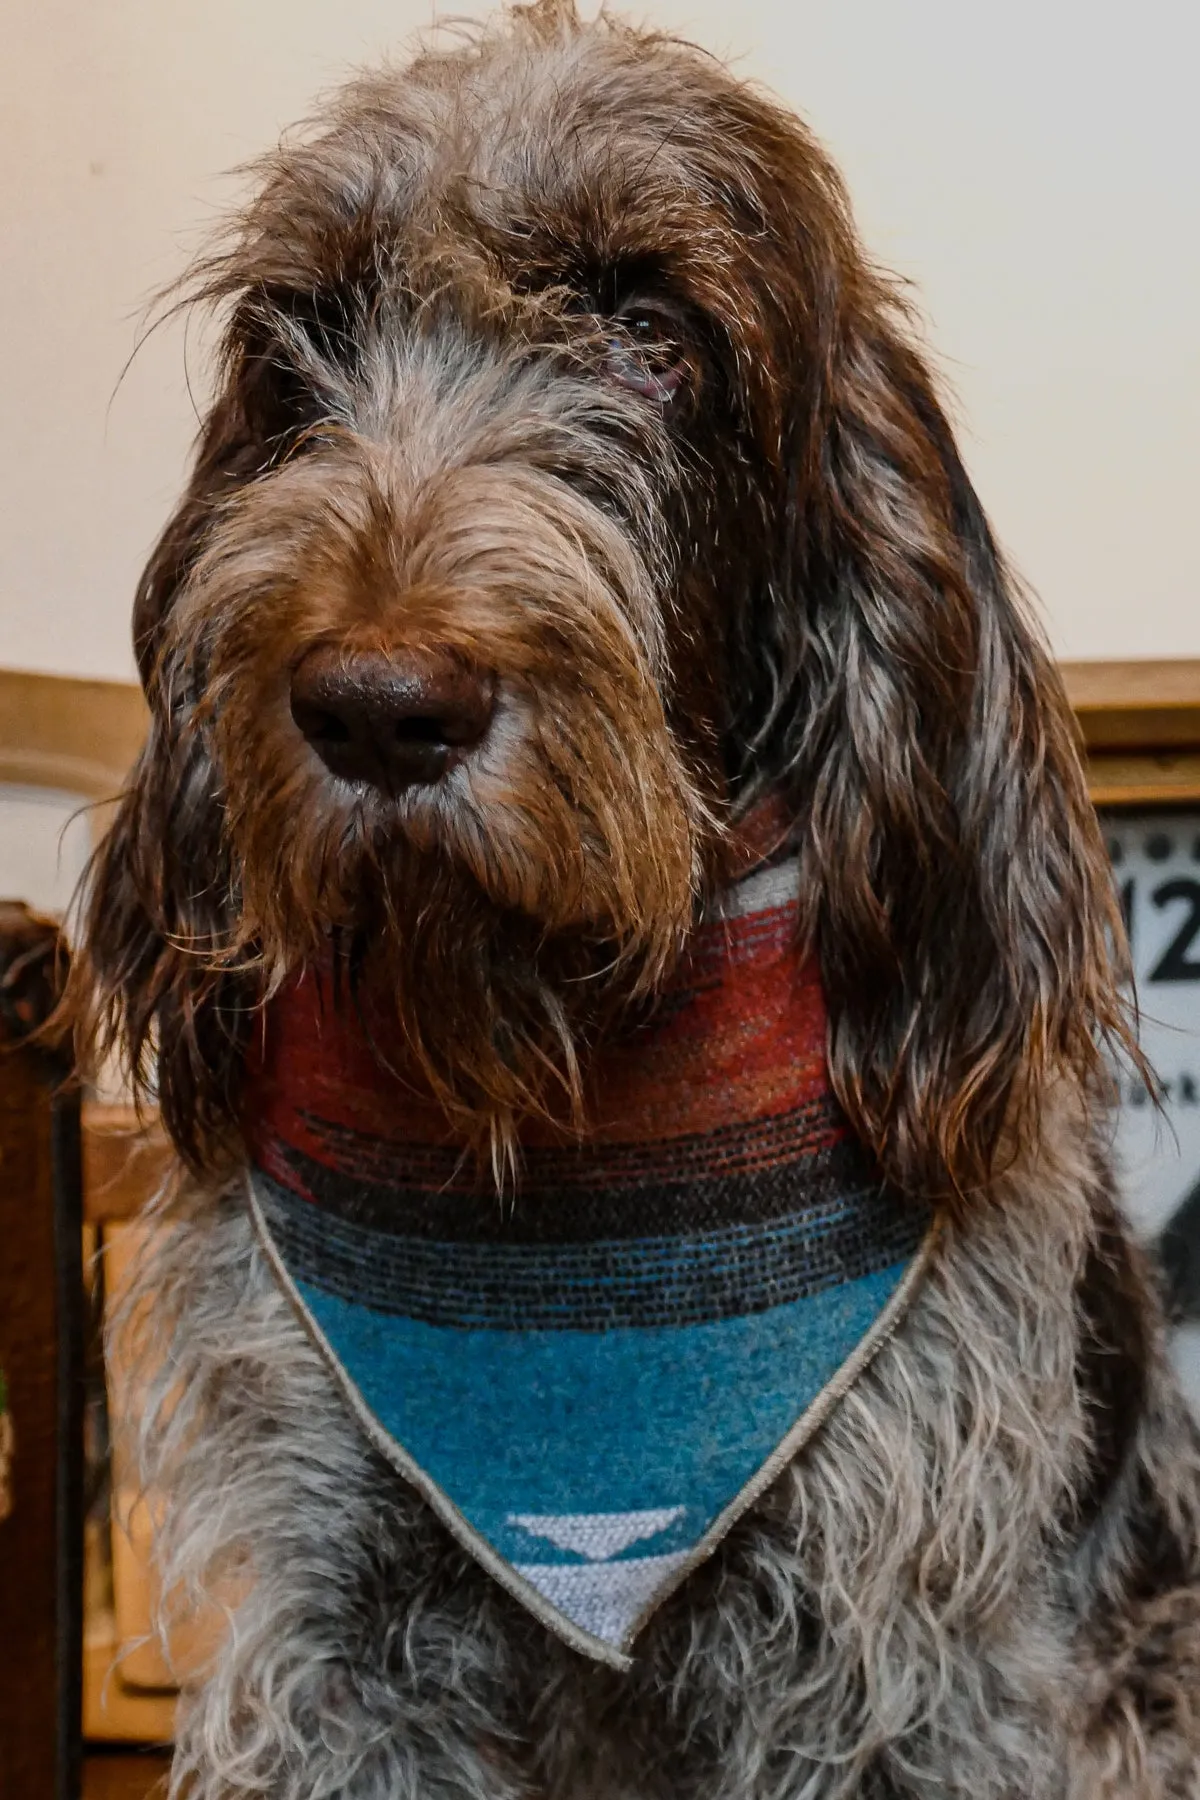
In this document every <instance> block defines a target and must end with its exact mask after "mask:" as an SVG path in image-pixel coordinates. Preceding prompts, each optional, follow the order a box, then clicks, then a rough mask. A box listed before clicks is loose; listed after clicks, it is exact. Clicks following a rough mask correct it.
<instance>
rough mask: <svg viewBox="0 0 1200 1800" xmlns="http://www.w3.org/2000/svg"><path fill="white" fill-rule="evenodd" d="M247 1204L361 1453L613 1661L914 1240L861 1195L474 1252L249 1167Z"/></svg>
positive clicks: (777, 1439) (831, 1374)
mask: <svg viewBox="0 0 1200 1800" xmlns="http://www.w3.org/2000/svg"><path fill="white" fill-rule="evenodd" d="M254 1191H255V1197H256V1201H257V1205H258V1210H259V1215H260V1218H261V1221H262V1224H263V1226H264V1228H265V1230H266V1233H267V1236H268V1238H269V1241H270V1243H271V1246H272V1249H273V1251H274V1254H275V1255H276V1256H277V1257H278V1259H279V1261H280V1263H281V1264H282V1266H283V1268H284V1270H285V1271H286V1273H287V1277H288V1280H289V1282H290V1283H291V1285H292V1287H293V1289H294V1290H295V1293H296V1296H297V1298H298V1299H299V1301H300V1302H301V1304H302V1306H303V1308H304V1310H305V1311H306V1313H307V1315H308V1317H309V1319H310V1321H311V1323H312V1326H313V1327H315V1331H316V1334H317V1337H318V1341H319V1342H320V1343H321V1345H322V1347H323V1348H324V1350H325V1352H326V1354H327V1355H328V1356H329V1357H330V1358H331V1359H332V1361H333V1362H334V1364H335V1365H336V1366H337V1368H338V1371H339V1373H340V1376H341V1378H342V1380H343V1381H344V1382H345V1383H346V1384H347V1385H348V1387H349V1388H350V1390H351V1392H352V1393H353V1394H354V1395H356V1396H357V1401H358V1403H359V1406H360V1410H361V1412H362V1413H363V1414H364V1416H365V1417H366V1418H367V1419H368V1421H369V1422H370V1424H371V1428H372V1431H373V1434H374V1436H375V1438H376V1441H377V1442H381V1446H382V1447H383V1448H384V1449H385V1451H386V1450H387V1449H388V1448H389V1447H390V1448H391V1450H392V1451H393V1452H394V1460H395V1461H396V1463H397V1466H398V1467H399V1468H400V1469H401V1471H402V1472H403V1473H406V1474H407V1475H408V1476H409V1477H410V1478H411V1479H414V1480H418V1481H419V1485H420V1486H421V1487H422V1490H423V1491H424V1492H425V1493H426V1495H427V1497H429V1499H430V1500H431V1502H432V1503H433V1504H434V1505H437V1506H438V1508H439V1510H440V1512H441V1514H442V1517H443V1518H444V1519H445V1520H446V1522H447V1523H448V1524H449V1525H450V1526H451V1528H452V1529H454V1530H456V1531H457V1532H458V1535H459V1536H460V1537H461V1538H463V1540H464V1541H465V1542H466V1543H467V1544H468V1547H469V1548H471V1549H473V1550H474V1551H475V1553H476V1554H477V1555H479V1556H481V1558H482V1559H483V1560H484V1561H485V1563H486V1564H487V1566H489V1567H490V1568H491V1569H492V1571H493V1573H495V1574H497V1575H498V1576H499V1578H500V1579H502V1580H505V1579H507V1580H508V1583H509V1585H510V1586H512V1587H513V1588H514V1590H515V1591H516V1592H518V1593H520V1594H521V1595H522V1596H523V1597H525V1598H527V1600H529V1602H530V1603H531V1604H533V1606H534V1610H535V1611H537V1612H538V1613H539V1616H541V1617H542V1618H543V1619H544V1620H545V1621H546V1623H548V1624H551V1625H556V1626H557V1628H558V1629H560V1630H564V1632H565V1635H567V1636H568V1637H570V1639H571V1641H573V1642H576V1643H577V1644H579V1645H580V1647H583V1648H592V1653H593V1654H600V1653H608V1652H613V1653H615V1654H617V1655H618V1656H621V1655H624V1654H625V1652H626V1651H627V1648H628V1645H629V1643H630V1642H631V1641H632V1639H633V1637H634V1636H635V1635H636V1632H637V1630H638V1629H639V1627H640V1624H641V1622H642V1621H643V1620H644V1618H645V1617H646V1616H648V1613H649V1612H650V1611H651V1610H652V1608H653V1607H654V1606H655V1605H656V1604H657V1603H658V1601H659V1600H660V1599H661V1598H662V1596H663V1595H664V1594H665V1593H666V1592H669V1590H670V1588H671V1587H672V1586H673V1585H675V1583H676V1582H677V1581H678V1580H679V1579H681V1578H682V1575H683V1574H684V1573H686V1571H687V1569H688V1568H689V1567H690V1566H691V1565H692V1562H693V1561H694V1559H695V1557H696V1555H697V1554H698V1547H699V1546H701V1545H702V1544H704V1543H705V1542H706V1541H707V1540H709V1539H710V1535H711V1534H713V1528H714V1526H716V1525H717V1522H718V1521H720V1522H721V1528H722V1529H723V1528H724V1526H725V1525H726V1524H727V1523H728V1521H729V1518H730V1517H731V1516H733V1515H734V1514H736V1512H737V1511H738V1510H739V1507H740V1504H744V1503H746V1501H745V1500H744V1499H743V1496H747V1495H748V1496H750V1497H752V1495H753V1493H754V1492H757V1491H758V1490H757V1487H755V1485H754V1484H755V1482H756V1480H758V1481H759V1483H760V1485H761V1480H762V1479H764V1478H765V1477H764V1476H763V1471H764V1470H767V1471H768V1473H769V1470H770V1468H772V1467H774V1466H775V1462H774V1459H776V1458H777V1456H778V1453H779V1450H780V1446H781V1445H783V1444H785V1443H787V1442H788V1440H789V1439H790V1438H791V1437H792V1434H793V1432H794V1429H795V1427H796V1426H797V1423H798V1421H800V1420H801V1419H802V1418H803V1416H804V1415H805V1413H806V1412H807V1411H808V1409H809V1408H810V1407H811V1406H812V1404H813V1402H814V1401H816V1400H817V1399H818V1397H819V1396H821V1395H822V1394H823V1393H825V1392H826V1390H828V1388H829V1385H830V1383H831V1382H833V1381H834V1380H835V1378H836V1377H837V1376H838V1374H839V1371H841V1370H842V1369H843V1368H844V1367H845V1365H846V1363H847V1359H848V1358H851V1357H852V1356H853V1355H854V1353H855V1352H856V1350H858V1348H859V1346H860V1345H861V1344H862V1342H863V1340H864V1338H865V1337H867V1336H868V1334H870V1333H871V1331H872V1328H873V1327H874V1326H876V1324H877V1323H878V1321H879V1319H880V1316H881V1314H883V1313H884V1312H885V1310H886V1309H887V1307H888V1306H889V1303H890V1302H891V1301H892V1300H893V1299H894V1297H895V1296H896V1294H897V1291H898V1289H899V1287H900V1285H901V1283H902V1282H903V1281H904V1279H905V1277H906V1275H907V1274H908V1272H909V1270H910V1269H911V1267H912V1259H913V1256H914V1255H915V1254H916V1252H917V1250H918V1249H919V1246H920V1241H921V1238H922V1236H923V1235H924V1232H925V1230H926V1228H927V1223H928V1220H927V1216H926V1215H925V1214H923V1213H922V1211H921V1210H920V1209H916V1208H903V1207H897V1205H896V1203H895V1200H894V1197H891V1196H888V1195H887V1194H886V1192H884V1191H883V1190H881V1189H880V1188H879V1187H878V1186H869V1185H867V1186H864V1185H861V1184H858V1185H854V1186H852V1187H851V1188H850V1190H849V1192H843V1193H842V1195H841V1196H840V1198H839V1197H838V1196H837V1195H835V1194H830V1195H829V1196H827V1200H828V1204H827V1205H826V1204H825V1203H821V1204H815V1205H813V1206H812V1207H810V1208H809V1209H807V1211H800V1212H797V1213H795V1214H793V1215H792V1216H791V1217H790V1218H787V1219H782V1220H781V1219H780V1218H779V1217H777V1216H771V1215H770V1209H766V1210H767V1211H768V1216H767V1217H765V1218H762V1219H760V1220H758V1221H756V1222H749V1223H743V1224H742V1225H741V1226H738V1227H733V1226H730V1225H722V1226H717V1227H714V1228H713V1229H712V1230H710V1231H709V1232H708V1233H694V1234H687V1233H683V1234H678V1235H676V1236H673V1237H663V1238H659V1239H654V1238H642V1239H634V1240H626V1241H615V1240H614V1241H609V1242H607V1243H606V1242H605V1241H604V1240H592V1241H591V1242H590V1243H580V1242H574V1241H570V1242H567V1243H565V1244H563V1243H542V1244H536V1243H530V1242H528V1241H526V1242H525V1243H523V1244H521V1245H519V1246H518V1245H514V1246H510V1254H508V1255H505V1254H503V1253H502V1249H501V1246H500V1245H493V1246H492V1253H491V1255H490V1256H482V1257H481V1256H480V1255H479V1254H478V1247H477V1246H473V1245H471V1244H455V1243H453V1242H447V1241H445V1240H443V1241H441V1242H439V1243H436V1245H435V1244H434V1243H433V1242H431V1240H429V1239H428V1238H418V1237H412V1236H409V1237H405V1236H403V1235H401V1234H397V1233H395V1232H391V1233H384V1232H380V1231H378V1230H377V1229H374V1228H373V1227H371V1226H367V1225H364V1224H362V1223H359V1222H356V1221H355V1220H353V1219H352V1218H349V1217H347V1216H346V1215H345V1213H343V1214H342V1215H341V1216H339V1217H336V1218H333V1217H331V1216H330V1215H329V1214H328V1213H326V1212H323V1211H322V1210H321V1209H318V1208H317V1207H315V1206H314V1205H313V1203H312V1202H311V1201H309V1200H307V1199H303V1198H301V1197H300V1195H298V1194H296V1193H294V1192H292V1191H290V1190H289V1189H287V1188H284V1187H282V1186H281V1185H279V1184H277V1183H276V1182H274V1181H272V1180H271V1179H270V1178H269V1177H268V1176H266V1175H264V1174H263V1173H262V1172H261V1171H258V1172H256V1175H255V1178H254ZM435 1248H436V1252H437V1253H436V1255H435V1254H433V1253H432V1252H433V1251H434V1249H435ZM635 1250H636V1252H637V1254H636V1255H633V1254H632V1252H634V1251H635ZM506 1293H507V1298H506V1297H505V1296H506ZM539 1294H540V1296H541V1298H540V1300H539V1299H538V1296H539ZM372 1302H374V1303H372ZM521 1313H526V1314H527V1315H528V1316H529V1317H530V1318H531V1319H532V1321H533V1322H532V1323H530V1322H527V1323H525V1324H524V1325H523V1326H522V1325H520V1323H519V1318H520V1314H521ZM481 1321H484V1322H481ZM594 1646H599V1647H601V1648H600V1649H596V1648H593V1647H594Z"/></svg>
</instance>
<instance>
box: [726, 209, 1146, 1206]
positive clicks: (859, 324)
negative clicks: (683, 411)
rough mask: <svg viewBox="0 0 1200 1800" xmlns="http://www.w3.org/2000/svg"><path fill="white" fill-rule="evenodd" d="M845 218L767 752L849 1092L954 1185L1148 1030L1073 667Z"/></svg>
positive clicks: (763, 754) (889, 1164)
mask: <svg viewBox="0 0 1200 1800" xmlns="http://www.w3.org/2000/svg"><path fill="white" fill-rule="evenodd" d="M849 242H850V239H849V236H848V234H847V235H845V236H843V237H842V238H841V241H840V252H841V258H842V267H841V270H840V271H838V270H833V269H831V270H830V273H829V279H828V281H827V284H826V289H825V291H826V294H827V295H828V296H831V299H830V301H829V304H828V316H827V317H826V319H825V320H824V322H823V325H821V326H820V329H821V330H822V332H823V335H824V342H823V343H821V344H820V345H812V344H811V343H810V346H809V357H808V366H807V368H806V369H805V370H804V371H801V372H800V373H799V374H798V375H797V377H796V381H797V387H798V389H799V388H800V387H801V385H803V387H804V388H805V389H806V393H805V398H804V400H803V402H802V403H798V405H797V410H798V413H799V414H802V416H798V417H797V418H796V420H795V421H794V431H795V439H794V443H793V460H792V466H791V468H790V470H789V471H788V475H787V484H788V490H789V491H788V497H787V508H788V524H787V531H786V542H785V544H784V545H783V546H782V561H781V564H780V566H779V568H778V569H777V570H776V573H775V579H774V580H773V581H772V582H770V583H769V584H768V585H769V587H770V589H771V598H770V601H769V609H770V616H769V618H767V619H764V620H762V621H761V626H762V642H763V643H766V644H769V645H770V651H769V655H768V660H769V662H770V663H771V669H770V676H769V678H770V682H771V684H772V690H773V691H772V694H771V698H770V699H769V700H768V701H767V703H766V705H765V706H764V708H763V710H764V711H765V712H766V713H767V715H768V718H769V721H770V723H769V724H768V726H767V727H766V728H765V729H764V728H763V727H762V725H761V719H762V712H760V715H759V729H758V733H757V749H756V760H757V761H758V764H759V767H760V769H766V770H767V771H769V777H770V778H771V779H773V780H775V781H777V782H779V783H781V784H782V785H783V787H784V790H785V792H786V793H787V795H788V796H789V797H790V801H791V805H792V808H793V810H794V813H795V816H796V819H797V821H798V827H799V838H800V845H801V855H802V865H803V881H802V891H803V892H805V893H806V894H808V895H810V896H811V902H810V904H811V907H812V913H811V917H810V920H809V924H810V927H811V931H812V934H813V938H814V940H815V942H816V944H817V946H818V948H819V954H820V958H821V963H822V967H823V972H824V980H825V986H826V991H827V998H828V1003H829V1011H830V1019H831V1027H830V1068H831V1075H832V1079H833V1082H834V1085H835V1087H836V1089H837V1091H838V1093H839V1096H840V1097H841V1099H842V1101H843V1103H844V1105H845V1106H846V1108H847V1111H848V1112H849V1114H850V1116H851V1118H852V1119H853V1121H854V1123H855V1125H856V1126H857V1128H858V1130H859V1131H860V1133H861V1134H862V1135H863V1136H864V1138H865V1139H866V1140H867V1141H868V1142H869V1143H870V1144H871V1145H872V1146H873V1147H874V1149H875V1150H876V1152H877V1154H878V1156H879V1159H880V1162H881V1164H882V1166H883V1167H884V1169H885V1170H886V1171H887V1172H888V1173H889V1174H890V1175H892V1176H893V1177H894V1178H895V1179H897V1180H898V1181H899V1182H901V1183H902V1184H903V1185H904V1186H905V1187H907V1188H908V1189H910V1190H918V1191H921V1190H923V1191H925V1192H930V1191H936V1192H940V1193H944V1194H945V1193H950V1194H958V1195H960V1196H961V1195H965V1194H968V1193H969V1192H970V1191H972V1190H977V1189H979V1188H981V1187H983V1186H984V1185H986V1183H987V1182H988V1181H989V1179H990V1178H991V1177H992V1175H994V1173H995V1172H996V1169H997V1167H998V1165H999V1164H1000V1162H1002V1161H1003V1160H1004V1159H1006V1158H1007V1157H1008V1156H1009V1155H1011V1154H1012V1153H1013V1151H1014V1150H1015V1148H1016V1146H1017V1145H1018V1144H1019V1143H1020V1142H1021V1141H1022V1138H1023V1135H1024V1134H1026V1133H1028V1132H1029V1131H1032V1130H1036V1125H1037V1112H1038V1107H1039V1105H1040V1102H1041V1100H1042V1099H1043V1097H1044V1096H1045V1094H1046V1093H1047V1092H1048V1090H1049V1087H1050V1086H1051V1084H1052V1083H1054V1082H1055V1081H1056V1080H1057V1079H1059V1078H1060V1077H1061V1076H1063V1075H1067V1076H1069V1077H1071V1078H1073V1079H1075V1080H1077V1081H1080V1082H1083V1083H1085V1084H1091V1083H1094V1082H1096V1081H1098V1080H1100V1079H1102V1078H1103V1071H1104V1068H1105V1066H1106V1065H1105V1061H1104V1055H1105V1045H1106V1042H1107V1043H1111V1042H1113V1041H1116V1042H1118V1043H1120V1044H1122V1045H1124V1046H1125V1047H1126V1048H1127V1049H1128V1048H1130V1047H1131V1045H1130V1043H1129V1036H1128V1025H1127V1018H1126V1008H1125V1005H1124V1003H1123V1000H1122V987H1121V981H1122V978H1123V976H1124V973H1125V971H1124V966H1123V958H1124V955H1125V950H1124V935H1123V931H1122V927H1121V922H1120V919H1119V916H1118V912H1117V908H1116V905H1115V895H1114V887H1113V883H1112V880H1111V877H1110V873H1109V869H1108V865H1107V860H1106V858H1105V854H1104V849H1103V844H1102V841H1101V838H1100V834H1099V831H1098V828H1097V824H1096V820H1095V816H1094V813H1093V810H1092V807H1091V805H1090V802H1089V799H1088V795H1087V791H1086V786H1085V781H1084V775H1083V771H1082V768H1081V763H1080V758H1079V755H1078V753H1077V749H1076V741H1075V733H1074V726H1073V721H1072V718H1071V715H1070V711H1069V708H1068V705H1067V701H1066V697H1065V694H1064V691H1063V687H1062V684H1061V681H1060V679H1059V676H1058V673H1057V671H1056V669H1055V667H1054V665H1053V663H1052V661H1051V659H1050V657H1049V655H1048V653H1047V651H1046V649H1045V648H1044V647H1043V644H1042V642H1041V641H1040V639H1039V636H1038V634H1037V631H1036V629H1035V627H1034V626H1033V624H1032V622H1031V620H1030V618H1029V617H1028V615H1027V613H1026V611H1025V610H1024V607H1023V604H1022V601H1021V598H1020V596H1019V594H1018V593H1017V592H1016V590H1015V588H1014V584H1013V582H1012V580H1011V578H1010V576H1009V574H1008V572H1007V571H1006V569H1005V566H1004V563H1003V560H1002V558H1001V556H1000V554H999V552H998V550H997V547H996V544H995V542H994V540H993V537H992V533H991V531H990V529H989V527H988V524H987V521H986V519H985V517H984V514H983V512H982V510H981V508H980V505H979V502H978V500H977V498H976V496H975V493H974V491H973V489H972V486H971V483H970V481H969V479H968V477H967V474H966V472H965V470H964V468H963V465H962V462H961V460H960V457H959V455H958V452H957V449H956V447H955V444H954V439H953V435H952V433H951V429H950V426H949V424H948V422H947V419H946V416H945V414H944V412H943V409H942V406H941V405H940V403H939V400H938V398H937V395H936V393H935V391H934V388H933V385H932V382H931V380H930V377H929V375H928V372H927V370H926V368H925V366H924V364H923V362H922V360H921V358H920V357H919V355H918V354H917V353H916V352H915V350H914V349H913V348H912V347H911V340H910V338H909V336H908V335H907V332H906V329H905V327H906V324H907V320H906V318H905V315H904V310H903V308H902V307H901V306H900V305H899V304H898V302H897V301H896V299H895V297H894V295H893V294H892V292H891V290H890V289H889V288H888V287H887V286H886V285H885V284H884V283H883V282H882V281H881V280H879V279H877V278H876V277H875V276H874V275H873V274H872V273H870V272H869V271H867V270H866V269H865V268H864V267H863V266H862V264H861V263H857V262H856V263H855V264H853V265H851V266H849V267H848V266H847V264H846V262H845V260H844V258H845V249H846V246H847V245H848V244H849ZM832 260H833V259H832V258H831V262H832ZM834 296H836V298H833V297H834ZM814 352H815V354H814ZM759 691H760V693H762V692H763V691H764V690H763V689H762V688H761V686H760V690H759Z"/></svg>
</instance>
